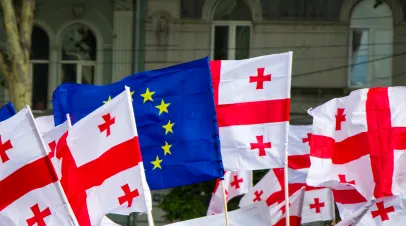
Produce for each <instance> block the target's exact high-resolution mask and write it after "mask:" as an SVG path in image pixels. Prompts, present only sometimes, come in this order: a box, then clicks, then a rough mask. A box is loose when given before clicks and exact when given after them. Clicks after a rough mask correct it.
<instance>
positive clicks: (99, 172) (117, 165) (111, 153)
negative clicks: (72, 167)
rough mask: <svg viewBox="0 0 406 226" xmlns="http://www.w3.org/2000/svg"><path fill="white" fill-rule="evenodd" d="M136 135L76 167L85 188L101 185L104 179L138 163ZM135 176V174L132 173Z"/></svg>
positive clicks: (139, 160) (139, 157)
mask: <svg viewBox="0 0 406 226" xmlns="http://www.w3.org/2000/svg"><path fill="white" fill-rule="evenodd" d="M134 150H140V147H139V143H138V139H137V137H134V138H133V139H131V140H128V141H125V142H124V143H121V144H119V145H117V146H114V147H112V148H111V149H110V150H108V151H107V152H105V153H104V154H103V155H101V156H100V157H99V158H97V159H95V160H93V161H91V162H89V163H86V164H85V165H82V166H80V167H79V168H78V174H79V175H80V177H81V181H82V186H83V187H84V188H86V189H89V188H91V187H95V186H99V185H101V184H102V183H103V182H104V181H105V180H106V179H108V178H110V177H112V176H114V175H116V174H118V173H120V172H122V171H124V170H127V169H129V168H131V167H134V166H136V165H138V163H139V162H141V159H142V158H141V153H140V152H139V151H134ZM134 176H135V175H134Z"/></svg>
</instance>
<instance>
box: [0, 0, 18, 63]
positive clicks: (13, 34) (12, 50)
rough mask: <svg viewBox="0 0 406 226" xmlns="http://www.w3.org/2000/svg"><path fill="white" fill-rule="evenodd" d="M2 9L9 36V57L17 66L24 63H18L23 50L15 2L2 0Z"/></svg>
mask: <svg viewBox="0 0 406 226" xmlns="http://www.w3.org/2000/svg"><path fill="white" fill-rule="evenodd" d="M0 5H1V8H2V9H3V22H4V29H5V31H6V36H7V44H8V57H9V58H10V61H11V62H15V63H17V64H22V63H23V62H16V61H18V60H19V59H21V56H22V50H21V46H20V43H19V41H18V40H19V37H18V36H19V35H18V29H17V20H16V15H15V13H14V7H13V1H12V0H0Z"/></svg>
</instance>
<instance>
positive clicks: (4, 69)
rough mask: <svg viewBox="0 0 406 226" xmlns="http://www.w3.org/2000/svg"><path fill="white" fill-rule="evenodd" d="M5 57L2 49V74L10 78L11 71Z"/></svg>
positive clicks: (0, 55)
mask: <svg viewBox="0 0 406 226" xmlns="http://www.w3.org/2000/svg"><path fill="white" fill-rule="evenodd" d="M4 55H5V54H4V52H3V50H2V49H1V48H0V73H1V74H3V75H4V76H5V77H8V76H9V70H8V66H7V62H6V60H5V57H4Z"/></svg>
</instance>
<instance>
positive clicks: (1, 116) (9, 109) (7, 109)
mask: <svg viewBox="0 0 406 226" xmlns="http://www.w3.org/2000/svg"><path fill="white" fill-rule="evenodd" d="M15 114H16V110H15V109H14V106H13V104H12V103H11V102H9V103H7V104H5V105H4V106H3V107H2V108H0V122H2V121H4V120H7V119H9V118H10V117H11V116H13V115H15Z"/></svg>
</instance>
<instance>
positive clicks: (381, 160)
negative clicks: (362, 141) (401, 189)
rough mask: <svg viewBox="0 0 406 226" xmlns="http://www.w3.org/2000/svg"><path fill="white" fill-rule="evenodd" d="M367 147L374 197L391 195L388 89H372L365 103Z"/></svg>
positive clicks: (392, 164) (392, 151)
mask: <svg viewBox="0 0 406 226" xmlns="http://www.w3.org/2000/svg"><path fill="white" fill-rule="evenodd" d="M366 112H367V125H368V138H369V139H368V141H369V142H368V143H366V144H368V146H369V151H370V155H371V166H372V173H373V175H374V181H375V183H376V185H375V190H374V196H375V197H376V198H380V197H383V196H391V195H392V178H393V169H394V150H393V145H392V138H393V137H392V136H391V135H392V134H391V128H392V123H391V111H390V106H389V94H388V88H372V89H369V91H368V97H367V101H366Z"/></svg>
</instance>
